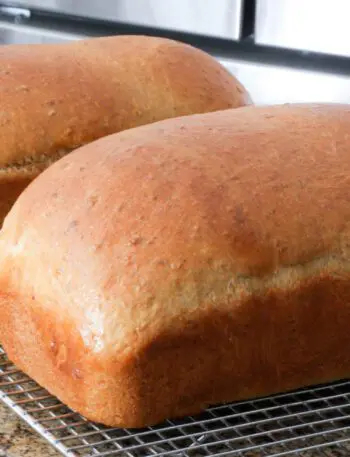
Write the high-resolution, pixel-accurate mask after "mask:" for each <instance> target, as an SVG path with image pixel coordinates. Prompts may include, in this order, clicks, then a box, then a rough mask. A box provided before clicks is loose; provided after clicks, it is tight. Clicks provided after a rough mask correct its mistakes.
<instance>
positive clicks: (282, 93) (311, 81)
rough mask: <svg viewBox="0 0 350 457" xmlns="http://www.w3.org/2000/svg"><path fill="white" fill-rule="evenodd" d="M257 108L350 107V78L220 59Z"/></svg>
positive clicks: (300, 69) (334, 74)
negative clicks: (291, 105) (299, 105)
mask: <svg viewBox="0 0 350 457" xmlns="http://www.w3.org/2000/svg"><path fill="white" fill-rule="evenodd" d="M219 60H220V61H221V63H222V64H223V65H224V66H225V67H226V68H227V69H228V70H229V71H230V72H231V73H232V74H234V75H235V76H236V77H237V78H238V79H239V80H240V81H241V82H242V83H243V84H244V85H245V87H246V88H247V90H248V91H249V92H250V94H251V96H252V98H253V101H254V102H255V103H256V104H259V105H261V104H274V103H276V104H279V103H313V102H316V103H317V102H322V103H350V75H349V76H346V75H340V74H336V73H323V72H319V71H309V70H304V69H302V68H298V69H296V68H289V67H287V66H276V65H267V64H263V63H260V62H259V63H252V62H247V61H243V60H234V59H232V60H228V59H227V60H226V59H219Z"/></svg>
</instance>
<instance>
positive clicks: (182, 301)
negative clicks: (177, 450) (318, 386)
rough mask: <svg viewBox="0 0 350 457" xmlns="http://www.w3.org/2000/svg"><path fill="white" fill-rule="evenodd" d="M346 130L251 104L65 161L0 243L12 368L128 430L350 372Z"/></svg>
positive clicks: (33, 191)
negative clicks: (13, 364) (18, 369)
mask: <svg viewBox="0 0 350 457" xmlns="http://www.w3.org/2000/svg"><path fill="white" fill-rule="evenodd" d="M349 123H350V106H346V105H285V106H275V107H259V108H253V107H246V108H242V109H240V110H227V111H221V112H217V113H211V114H203V115H196V116H188V117H183V118H177V119H172V120H167V121H162V122H159V123H155V124H153V125H149V126H144V127H139V128H136V129H132V130H129V131H127V132H122V133H119V134H117V135H111V136H109V137H106V138H104V139H101V140H98V141H96V142H94V143H92V144H90V145H88V146H85V147H84V148H82V149H80V150H78V151H76V152H74V153H72V154H71V155H70V156H67V157H64V158H63V159H61V160H59V161H58V162H57V163H56V164H54V165H52V166H51V167H50V168H49V169H48V170H46V171H45V172H44V173H43V174H42V175H41V176H39V177H38V178H37V179H36V180H35V181H34V182H33V183H31V184H30V185H29V187H28V188H27V190H26V191H25V192H24V193H23V194H22V195H21V196H20V197H19V199H18V201H17V202H16V204H15V205H14V207H13V208H12V210H11V212H10V214H9V216H8V217H7V218H6V220H5V224H4V228H3V230H2V233H1V236H0V249H1V252H2V253H3V255H2V257H1V258H0V340H1V341H2V343H3V345H4V347H5V349H6V350H7V352H8V353H9V356H10V358H11V359H12V360H13V361H14V362H15V363H16V364H17V365H18V366H19V367H20V368H21V369H23V370H24V371H25V372H27V373H28V374H29V375H30V376H32V377H33V378H34V379H36V380H37V381H38V382H39V383H40V384H42V385H43V386H44V387H45V388H47V389H48V390H49V391H51V392H52V393H53V394H55V395H57V396H58V397H59V398H60V399H61V400H62V401H64V402H65V403H67V404H68V405H69V406H71V407H72V408H73V409H76V410H78V411H79V412H81V413H82V414H84V415H85V416H86V417H88V418H90V419H93V420H96V421H99V422H102V423H105V424H108V425H113V426H115V425H116V426H118V425H121V426H128V427H142V426H144V425H149V424H154V423H157V422H159V421H162V420H163V419H165V418H168V417H176V416H181V415H186V414H190V413H195V412H199V411H200V410H201V409H203V408H204V407H206V406H207V405H209V404H212V403H218V402H227V401H234V400H237V399H244V398H250V397H254V396H260V395H266V394H270V393H274V392H279V391H284V390H289V389H293V388H297V387H301V386H304V385H309V384H314V383H321V382H325V381H330V380H333V379H339V378H343V377H347V376H349V375H350V355H349V351H348V348H349V345H350V333H349V332H348V322H349V319H350V277H349V275H350V268H349V256H350V253H349V246H350V239H349V238H350V237H349V228H348V226H349V221H350V205H349V195H350V160H349V152H350V134H349V128H348V126H349Z"/></svg>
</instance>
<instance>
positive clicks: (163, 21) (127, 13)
mask: <svg viewBox="0 0 350 457" xmlns="http://www.w3.org/2000/svg"><path fill="white" fill-rule="evenodd" d="M0 2H1V1H0ZM243 2H244V0H215V1H213V0H84V1H78V0H14V1H13V2H11V3H13V4H16V5H18V6H23V7H27V8H36V9H40V10H45V11H51V12H53V11H54V12H59V13H65V14H70V15H73V16H81V17H86V18H94V19H102V20H109V21H117V22H122V23H130V24H135V25H142V26H149V27H157V28H161V29H168V30H176V31H182V32H190V33H194V34H203V35H207V36H213V37H220V38H227V39H238V38H240V35H241V23H242V15H243ZM3 3H6V0H3Z"/></svg>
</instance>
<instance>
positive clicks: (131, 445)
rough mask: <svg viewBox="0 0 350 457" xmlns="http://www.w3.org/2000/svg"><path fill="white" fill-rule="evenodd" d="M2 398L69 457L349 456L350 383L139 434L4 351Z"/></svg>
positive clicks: (227, 408) (223, 409) (211, 412)
mask: <svg viewBox="0 0 350 457" xmlns="http://www.w3.org/2000/svg"><path fill="white" fill-rule="evenodd" d="M0 398H1V400H2V401H3V402H4V403H5V404H6V405H8V406H9V407H10V408H11V409H12V410H13V411H15V412H16V413H17V414H18V415H19V416H20V417H21V418H22V419H24V420H25V421H26V422H27V423H28V424H29V425H30V426H31V427H32V428H34V429H35V430H36V431H37V432H38V433H39V434H40V435H42V436H43V437H44V438H45V439H46V440H48V441H49V442H50V443H51V444H52V445H53V446H54V447H55V448H56V449H58V450H59V451H60V452H61V453H62V454H63V455H65V456H67V457H87V456H89V457H93V456H96V457H109V456H110V457H113V456H117V455H120V456H123V457H124V456H127V457H148V456H162V457H163V456H164V457H165V456H169V457H171V456H173V457H175V456H176V457H180V456H181V457H205V456H218V457H224V456H230V457H231V456H240V457H260V456H274V457H277V456H278V457H279V456H289V455H298V456H303V457H306V456H308V457H310V456H312V457H314V456H317V457H318V456H324V457H331V456H332V457H340V456H349V455H350V381H341V382H337V383H334V384H331V385H324V386H318V387H315V388H313V389H303V390H300V391H297V392H293V393H287V394H282V395H276V396H273V397H268V398H263V399H257V400H254V401H246V402H239V403H234V404H230V405H223V406H216V407H213V408H210V409H208V410H207V411H206V412H205V413H204V414H202V415H200V416H197V417H187V418H185V419H182V420H176V421H170V420H168V421H166V422H165V423H164V424H162V425H160V426H157V427H150V428H146V429H142V430H137V431H135V430H126V429H118V428H107V427H103V426H101V425H97V424H94V423H92V422H89V421H87V420H86V419H84V418H83V417H82V416H80V415H79V414H77V413H75V412H74V411H72V410H70V409H69V408H67V407H66V406H64V405H63V404H62V403H60V402H59V401H58V400H57V399H56V398H55V397H53V396H51V395H50V394H49V393H48V392H47V391H46V390H44V389H42V388H41V387H40V386H39V385H38V384H36V383H35V382H34V381H33V380H31V379H30V378H28V377H27V376H26V375H25V374H23V373H22V372H21V371H19V370H17V369H16V367H15V366H14V365H13V364H12V363H11V362H10V361H9V360H8V358H7V356H6V354H5V352H4V351H3V349H2V348H1V346H0Z"/></svg>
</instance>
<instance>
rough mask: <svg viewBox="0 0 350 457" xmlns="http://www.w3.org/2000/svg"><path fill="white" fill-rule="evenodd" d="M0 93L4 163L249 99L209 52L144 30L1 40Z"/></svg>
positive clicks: (45, 156) (52, 153)
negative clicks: (65, 39)
mask: <svg viewBox="0 0 350 457" xmlns="http://www.w3.org/2000/svg"><path fill="white" fill-rule="evenodd" d="M0 100H1V102H0V103H1V107H0V148H1V155H0V171H1V168H2V167H8V166H11V165H13V164H22V163H23V164H30V162H31V161H33V162H36V161H37V160H38V159H39V160H41V162H43V159H47V160H50V158H52V157H53V156H56V155H57V154H58V153H59V152H60V151H62V150H67V151H70V150H73V149H75V148H77V147H79V146H81V145H84V144H86V143H89V142H91V141H93V140H95V139H97V138H100V137H103V136H105V135H108V134H111V133H115V132H119V131H121V130H125V129H128V128H131V127H135V126H138V125H142V124H147V123H150V122H153V121H158V120H161V119H166V118H170V117H174V116H178V115H185V114H193V113H202V112H208V111H215V110H220V109H226V108H235V107H240V106H243V105H245V104H248V103H251V102H250V98H249V95H248V94H247V92H246V91H245V89H244V88H243V86H242V85H241V84H240V83H239V82H238V81H237V80H236V78H235V77H234V76H232V75H230V74H229V73H228V72H227V71H226V70H225V69H224V67H222V66H221V65H220V64H219V63H218V62H217V61H215V60H214V59H213V58H212V57H210V56H209V55H207V54H206V53H204V52H202V51H200V50H198V49H195V48H193V47H191V46H188V45H185V44H183V43H180V42H175V41H171V40H167V39H162V38H155V37H145V36H118V37H107V38H96V39H89V40H83V41H78V42H73V43H69V44H59V45H51V44H50V45H10V46H1V48H0ZM0 178H1V175H0ZM14 179H17V178H14ZM24 185H25V183H23V186H24ZM2 198H3V197H1V198H0V205H1V204H2V203H1V200H2ZM4 198H5V199H6V200H7V201H10V200H9V199H10V196H9V195H5V197H4ZM10 203H13V201H12V202H10ZM4 205H5V204H4ZM0 216H1V215H0Z"/></svg>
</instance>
